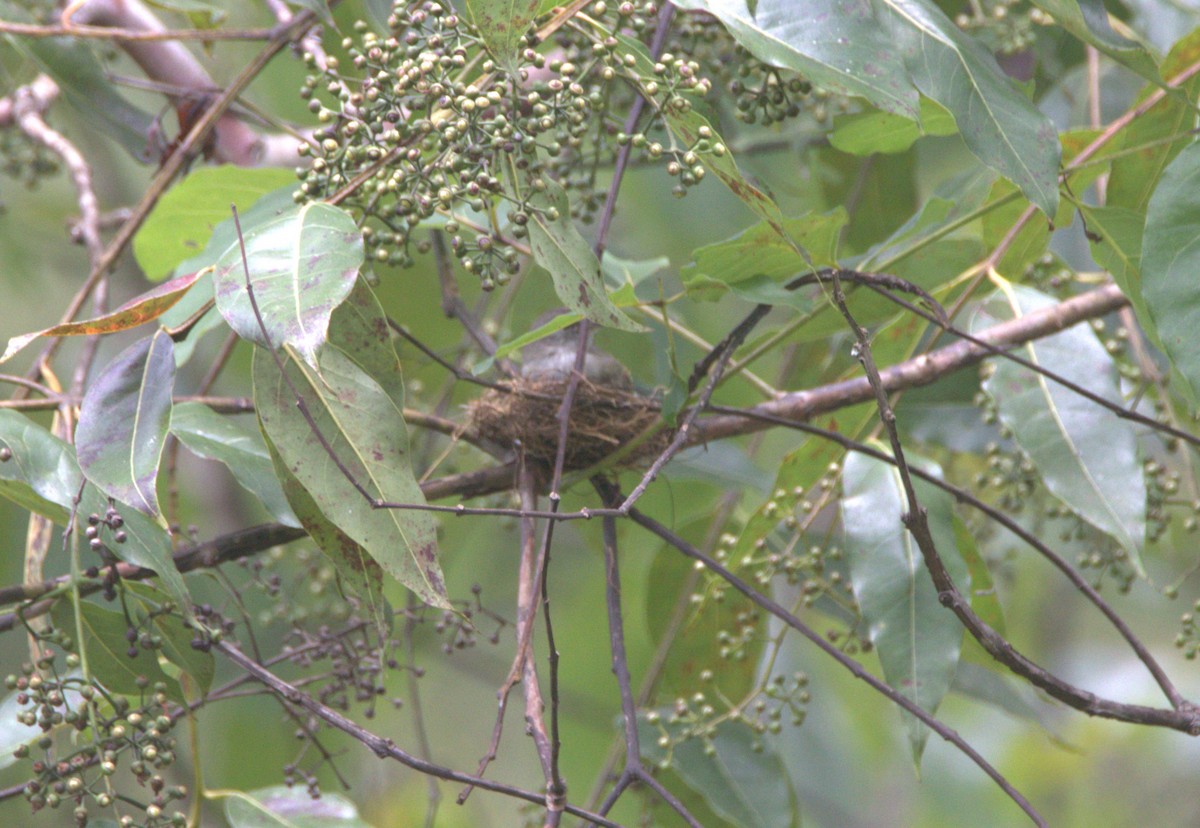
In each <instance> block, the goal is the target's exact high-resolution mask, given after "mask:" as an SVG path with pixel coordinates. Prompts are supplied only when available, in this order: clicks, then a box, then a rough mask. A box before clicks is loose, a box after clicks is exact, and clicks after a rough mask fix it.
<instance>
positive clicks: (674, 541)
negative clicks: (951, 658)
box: [629, 508, 1046, 826]
mask: <svg viewBox="0 0 1200 828" xmlns="http://www.w3.org/2000/svg"><path fill="white" fill-rule="evenodd" d="M629 516H630V518H632V519H633V521H634V523H636V524H638V525H639V526H641V527H643V528H644V529H647V530H648V531H650V532H651V533H652V534H654V535H657V536H658V537H659V538H661V539H662V540H664V541H666V542H667V543H669V544H670V545H671V546H673V547H675V548H676V549H678V550H679V551H680V552H681V553H683V554H684V555H685V556H687V557H688V558H691V559H692V560H694V561H699V562H700V563H702V564H703V565H704V566H705V567H706V568H708V569H709V570H711V571H712V572H714V573H716V574H717V575H718V576H719V577H720V578H722V579H723V580H724V581H725V582H726V583H728V584H729V585H730V586H732V587H733V588H734V589H736V590H737V591H738V592H740V593H742V595H744V596H746V597H747V598H748V599H750V601H751V602H753V603H754V604H756V605H757V606H759V607H761V608H762V609H764V610H766V611H767V612H769V613H770V614H771V615H774V616H775V617H776V618H778V619H779V620H780V621H782V622H784V623H785V624H787V625H788V626H789V627H791V628H792V629H794V630H796V631H797V632H798V633H800V634H801V635H802V636H804V637H805V638H807V639H808V640H809V641H811V642H812V643H813V644H815V645H816V646H817V647H818V648H819V649H820V650H821V651H822V652H824V653H825V654H826V655H828V656H829V657H830V658H832V659H833V660H835V661H836V662H838V664H840V665H841V666H842V667H844V668H846V669H847V670H849V671H850V673H851V675H853V676H854V677H855V678H857V679H861V680H862V681H864V682H866V683H867V684H868V685H870V686H871V688H872V689H874V690H875V691H877V692H878V693H880V694H881V695H883V696H884V697H886V698H887V699H888V700H889V701H891V702H892V703H893V704H895V705H897V706H898V707H902V708H904V710H905V711H907V712H908V713H911V714H912V715H913V716H915V717H916V718H917V719H919V720H920V721H921V723H922V724H924V725H925V726H926V727H928V728H929V729H930V730H932V731H933V732H934V733H936V734H938V735H939V736H941V737H942V738H943V739H944V740H946V741H947V742H949V743H950V744H952V745H954V746H955V747H956V748H958V749H959V750H960V751H961V752H962V753H963V754H965V755H966V756H967V757H968V758H969V759H971V761H973V762H974V763H975V764H976V765H978V766H979V768H980V769H981V770H983V772H984V773H986V774H987V775H988V776H989V777H991V778H992V781H994V782H995V783H996V784H997V785H998V786H999V787H1000V788H1001V790H1003V791H1004V792H1005V793H1006V794H1008V796H1009V797H1010V798H1011V799H1012V800H1013V801H1014V802H1016V803H1017V805H1018V806H1020V808H1021V810H1023V811H1024V812H1025V813H1026V814H1028V815H1029V817H1030V818H1031V819H1032V820H1033V821H1034V822H1035V823H1036V824H1038V825H1040V826H1044V825H1045V824H1046V823H1045V821H1044V820H1042V818H1041V817H1040V816H1039V815H1038V813H1037V811H1035V810H1034V809H1033V806H1032V805H1030V804H1029V802H1028V801H1026V799H1025V798H1024V797H1023V796H1021V794H1020V793H1019V792H1018V791H1017V790H1015V789H1014V788H1013V787H1012V785H1010V784H1009V783H1008V781H1007V780H1006V779H1005V778H1004V777H1003V776H1002V775H1001V774H1000V772H999V771H997V770H996V769H995V768H994V767H992V766H991V764H989V763H988V761H987V760H986V759H984V758H983V756H981V755H980V754H979V753H978V752H977V751H976V750H975V749H974V748H973V747H971V746H970V745H969V744H968V743H967V742H966V740H964V739H963V737H962V736H960V735H959V734H958V733H957V732H956V731H955V730H954V729H953V728H951V727H948V726H947V725H945V724H943V723H942V722H940V721H939V720H938V719H936V718H934V717H933V716H931V715H929V713H927V712H925V710H924V709H923V708H921V707H920V706H918V705H917V704H915V703H914V702H912V701H910V700H909V699H908V697H907V696H904V695H903V694H901V693H900V692H899V691H898V690H896V689H894V688H893V687H891V686H890V685H888V684H887V683H886V682H883V681H881V680H880V679H878V678H876V677H875V676H873V675H872V674H871V673H869V672H867V670H866V668H864V667H863V666H862V665H861V664H859V663H858V662H857V661H855V660H854V659H852V658H850V656H848V655H846V654H845V653H843V652H842V651H841V650H839V649H838V648H837V647H835V646H834V645H833V644H830V643H829V642H828V641H826V640H825V637H824V636H822V635H821V634H820V633H818V632H817V631H816V630H813V629H812V628H811V627H809V626H808V625H807V624H805V623H804V622H803V621H801V620H800V619H799V618H798V617H796V616H795V615H793V614H792V613H790V612H788V611H787V610H786V609H785V608H784V607H783V606H781V605H780V604H778V603H776V602H775V601H773V600H771V599H770V598H768V597H766V596H765V595H763V594H762V593H761V592H759V591H758V590H756V589H754V588H753V587H752V586H750V585H749V584H748V583H746V582H745V581H743V580H742V579H741V578H739V577H738V576H736V575H734V574H733V573H732V572H730V571H729V570H728V569H726V568H725V567H723V566H722V565H721V564H719V563H718V562H717V561H716V560H715V559H713V558H711V557H710V556H708V555H706V554H704V553H703V552H701V551H700V550H699V549H697V548H696V547H694V546H692V545H691V544H690V543H688V542H687V541H686V540H684V539H683V538H681V537H679V536H678V535H676V534H675V533H674V532H672V531H671V530H670V529H668V528H667V527H665V526H663V525H662V524H660V523H658V521H656V520H654V519H653V518H651V517H648V516H646V515H644V514H642V513H641V512H639V511H638V510H637V509H636V508H635V509H632V510H631V511H630V513H629Z"/></svg>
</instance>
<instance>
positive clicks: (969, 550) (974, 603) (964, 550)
mask: <svg viewBox="0 0 1200 828" xmlns="http://www.w3.org/2000/svg"><path fill="white" fill-rule="evenodd" d="M954 542H955V545H956V546H957V547H958V551H959V554H960V555H962V558H963V561H964V562H965V563H966V565H967V572H968V573H969V576H970V579H971V580H970V583H971V595H970V597H971V609H972V610H973V611H974V612H975V614H976V615H978V616H979V617H980V618H981V619H983V621H984V623H985V624H987V625H988V626H989V627H991V628H992V629H993V630H995V631H996V632H998V633H1000V634H1001V635H1004V633H1005V627H1006V625H1005V623H1004V605H1003V604H1001V603H1000V596H999V595H997V594H996V584H995V582H994V581H993V580H992V573H991V570H989V569H988V565H987V561H985V560H984V559H983V555H982V554H980V552H979V544H977V543H976V542H975V538H974V536H972V535H971V530H970V529H968V528H967V524H966V522H965V521H964V520H963V519H962V518H960V517H959V516H958V515H955V516H954Z"/></svg>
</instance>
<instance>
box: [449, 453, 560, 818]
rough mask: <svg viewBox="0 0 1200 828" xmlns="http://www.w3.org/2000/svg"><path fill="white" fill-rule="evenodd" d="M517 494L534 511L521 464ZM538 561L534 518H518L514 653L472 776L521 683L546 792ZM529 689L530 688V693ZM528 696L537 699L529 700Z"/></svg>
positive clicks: (487, 758)
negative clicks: (537, 640) (537, 639)
mask: <svg viewBox="0 0 1200 828" xmlns="http://www.w3.org/2000/svg"><path fill="white" fill-rule="evenodd" d="M517 490H518V493H519V495H520V498H521V505H522V506H526V507H529V508H530V510H534V509H536V506H537V481H536V480H535V478H534V476H533V472H532V470H531V469H530V468H529V467H528V466H527V465H526V464H524V463H522V464H521V465H520V469H519V471H518V472H517ZM538 560H539V559H538V555H537V532H536V527H535V525H534V522H533V518H532V517H530V516H525V517H522V518H521V559H520V566H519V568H518V573H517V623H516V633H517V650H516V653H514V655H513V661H512V666H511V667H509V670H508V675H507V676H506V677H505V679H504V682H503V683H502V684H501V685H500V689H499V690H497V691H496V698H497V700H498V702H499V703H498V705H497V711H496V722H495V724H494V725H493V726H492V738H491V741H490V742H489V743H488V750H487V753H486V754H485V755H484V756H483V758H482V759H480V760H479V767H478V768H477V769H476V771H475V774H476V776H483V774H484V772H485V771H486V770H487V768H488V765H490V764H491V763H492V761H493V760H494V759H495V758H496V754H497V752H498V751H499V749H500V738H501V735H502V734H503V731H504V716H505V713H506V711H507V710H508V696H509V693H510V692H512V689H513V687H515V686H516V684H517V682H518V681H522V680H524V682H525V693H526V700H525V701H526V709H525V720H526V723H527V724H528V725H529V727H530V733H531V735H532V736H533V738H534V744H535V745H536V746H537V749H538V759H539V761H541V763H542V771H543V773H545V775H546V784H547V789H549V787H550V785H551V781H552V775H551V771H550V748H549V738H548V737H547V735H546V726H545V722H544V721H543V720H542V716H541V711H540V710H536V712H535V709H534V708H536V706H538V705H540V704H541V698H540V696H541V693H540V690H539V689H538V687H537V672H536V667H535V664H534V656H533V630H534V622H535V620H536V618H537V609H536V607H535V602H536V601H538V600H539V590H538V586H537V577H538V574H539V573H538V569H539V565H538ZM530 685H533V689H532V691H531V689H530ZM531 692H532V693H533V694H535V696H536V697H535V696H531V695H530V693H531ZM470 794H471V788H470V787H468V788H466V789H465V790H463V791H462V793H460V794H459V795H458V804H460V805H461V804H462V803H464V802H466V800H467V797H468V796H470Z"/></svg>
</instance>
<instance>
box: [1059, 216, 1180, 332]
mask: <svg viewBox="0 0 1200 828" xmlns="http://www.w3.org/2000/svg"><path fill="white" fill-rule="evenodd" d="M1079 209H1080V211H1081V212H1082V213H1083V218H1084V221H1086V222H1087V227H1088V230H1089V231H1091V232H1090V235H1089V237H1088V244H1089V245H1090V246H1091V249H1092V258H1094V259H1095V260H1096V264H1098V265H1100V266H1101V267H1102V268H1104V269H1105V270H1107V271H1108V272H1109V273H1110V274H1111V275H1112V277H1113V281H1114V282H1116V283H1117V285H1118V286H1119V287H1120V288H1121V292H1122V293H1124V294H1125V296H1126V297H1128V298H1129V302H1130V304H1131V305H1133V312H1134V314H1135V315H1136V316H1137V320H1138V323H1139V324H1140V325H1141V326H1142V330H1144V331H1145V332H1146V335H1147V336H1149V337H1150V340H1151V341H1152V342H1154V344H1155V345H1157V346H1158V347H1159V348H1162V344H1161V342H1160V341H1159V339H1158V327H1157V325H1156V324H1155V322H1154V317H1153V316H1152V315H1151V313H1150V309H1149V308H1148V307H1147V306H1146V297H1145V293H1144V289H1143V286H1142V234H1143V232H1144V231H1145V229H1146V215H1145V213H1139V212H1136V211H1134V210H1127V209H1126V208H1124V207H1093V206H1092V205H1090V204H1084V203H1082V202H1081V203H1080V204H1079ZM1156 232H1157V228H1156ZM1093 236H1098V238H1093Z"/></svg>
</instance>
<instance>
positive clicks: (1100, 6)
mask: <svg viewBox="0 0 1200 828" xmlns="http://www.w3.org/2000/svg"><path fill="white" fill-rule="evenodd" d="M1033 4H1034V5H1035V6H1037V7H1038V8H1040V9H1042V10H1043V11H1045V12H1046V13H1047V14H1049V15H1050V16H1051V17H1053V18H1054V20H1055V22H1057V23H1058V24H1059V25H1060V26H1062V27H1063V28H1064V29H1066V30H1067V31H1068V32H1070V33H1071V34H1073V35H1075V37H1077V38H1079V39H1080V40H1082V41H1083V42H1084V43H1089V44H1091V45H1092V46H1095V47H1096V48H1097V49H1099V50H1100V51H1101V52H1103V53H1104V54H1106V55H1108V56H1109V57H1110V58H1112V59H1113V60H1115V61H1116V62H1117V63H1119V64H1121V65H1122V66H1125V67H1126V68H1128V69H1130V70H1132V71H1134V72H1137V73H1138V74H1139V75H1141V76H1142V77H1143V78H1145V79H1146V80H1148V81H1150V82H1151V83H1154V84H1158V85H1161V84H1162V78H1161V77H1159V74H1158V65H1157V64H1156V63H1155V60H1154V58H1153V57H1152V56H1151V55H1150V53H1149V52H1147V51H1146V47H1145V46H1143V45H1142V44H1140V43H1138V42H1137V41H1134V40H1130V39H1129V38H1126V37H1122V36H1121V35H1119V34H1117V33H1116V32H1114V31H1113V28H1112V24H1110V23H1109V22H1108V10H1107V9H1105V8H1104V3H1103V2H1101V0H1033Z"/></svg>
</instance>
